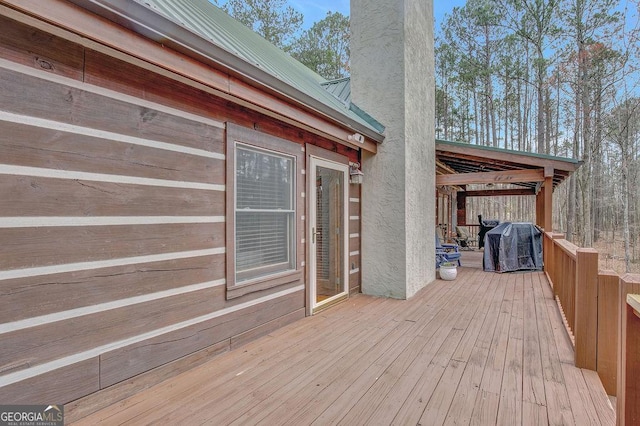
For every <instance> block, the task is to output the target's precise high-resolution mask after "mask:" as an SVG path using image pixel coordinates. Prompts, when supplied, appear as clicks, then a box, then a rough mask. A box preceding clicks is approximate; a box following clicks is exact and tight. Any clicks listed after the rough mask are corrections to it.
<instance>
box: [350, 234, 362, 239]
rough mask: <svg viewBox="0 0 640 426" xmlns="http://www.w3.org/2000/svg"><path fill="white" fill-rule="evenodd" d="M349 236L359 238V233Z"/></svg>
mask: <svg viewBox="0 0 640 426" xmlns="http://www.w3.org/2000/svg"><path fill="white" fill-rule="evenodd" d="M349 238H360V234H349Z"/></svg>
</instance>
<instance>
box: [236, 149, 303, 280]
mask: <svg viewBox="0 0 640 426" xmlns="http://www.w3.org/2000/svg"><path fill="white" fill-rule="evenodd" d="M235 157H236V198H235V203H236V204H235V216H236V217H235V219H236V229H235V231H236V281H237V282H241V281H243V280H247V279H252V278H257V277H261V276H265V275H269V274H272V273H276V272H282V271H287V270H291V269H295V263H294V262H295V207H294V206H295V202H294V194H295V192H294V189H295V188H294V176H295V175H294V169H295V161H294V158H293V157H290V156H286V155H281V154H278V153H275V152H271V151H264V150H259V149H255V148H250V147H247V146H244V145H240V144H237V145H236V156H235Z"/></svg>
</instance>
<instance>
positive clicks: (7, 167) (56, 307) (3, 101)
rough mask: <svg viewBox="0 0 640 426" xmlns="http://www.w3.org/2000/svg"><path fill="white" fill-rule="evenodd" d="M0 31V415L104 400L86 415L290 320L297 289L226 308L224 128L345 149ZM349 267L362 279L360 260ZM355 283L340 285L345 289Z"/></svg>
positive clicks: (97, 58)
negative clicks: (43, 404) (32, 406)
mask: <svg viewBox="0 0 640 426" xmlns="http://www.w3.org/2000/svg"><path fill="white" fill-rule="evenodd" d="M0 25H1V26H2V29H3V30H2V34H0V199H1V200H2V209H0V295H2V309H0V339H2V342H3V343H2V345H1V347H0V401H3V403H34V401H37V402H40V401H52V400H55V402H56V403H60V402H63V403H66V402H69V401H72V400H75V399H78V398H82V397H86V398H89V397H88V396H87V395H89V394H91V393H94V392H96V391H99V390H101V392H100V395H103V396H102V397H99V398H97V402H96V404H95V405H96V407H98V406H101V405H104V404H108V403H110V402H114V401H116V400H118V398H120V397H121V395H119V393H118V392H114V391H112V389H113V387H112V389H111V390H110V389H107V388H108V387H109V386H113V385H115V386H118V387H117V389H136V386H143V385H142V384H141V383H144V386H148V385H149V384H152V383H156V382H157V381H159V380H162V379H163V378H166V377H167V375H169V374H170V372H168V371H167V369H163V367H162V366H164V365H171V364H170V363H177V364H174V365H178V364H179V365H180V366H181V367H180V368H177V369H176V371H183V370H184V369H185V368H186V364H185V362H187V361H186V360H189V361H188V362H191V361H192V360H195V361H193V362H201V361H202V360H203V359H206V358H207V357H212V356H215V355H217V354H219V353H220V352H224V351H226V350H228V349H229V348H231V347H237V346H239V345H242V344H244V343H245V342H247V341H249V340H252V339H254V338H256V337H258V336H261V335H263V334H265V333H268V332H270V331H272V330H274V329H276V328H278V327H281V326H282V325H285V324H287V323H289V322H292V321H295V320H297V319H299V318H301V317H302V316H304V312H305V309H304V308H305V298H304V294H305V292H304V288H303V283H302V282H301V281H298V282H293V283H288V284H285V285H281V286H278V287H276V288H272V289H264V290H259V291H255V292H252V293H249V294H246V295H243V296H241V297H238V298H237V299H233V300H226V297H225V283H226V276H225V275H226V274H225V269H226V260H225V257H226V255H227V250H229V241H228V240H227V239H226V231H225V223H226V221H227V217H226V192H225V191H226V189H227V182H226V175H225V168H226V152H225V151H226V149H225V123H226V122H233V123H236V124H238V125H241V126H244V127H247V128H251V129H255V130H258V131H260V132H265V133H267V134H270V135H272V136H277V137H279V138H282V139H287V140H289V141H292V142H296V143H298V144H300V145H301V147H302V146H303V144H304V143H311V144H314V145H319V146H322V147H323V148H326V149H329V150H332V151H334V152H338V153H340V154H341V155H345V156H347V157H348V158H349V159H351V160H352V161H356V160H357V157H358V153H357V152H356V151H355V150H352V149H350V148H347V147H345V146H342V145H339V144H337V143H334V142H331V141H328V140H325V139H322V138H321V137H319V136H317V135H313V134H311V133H309V132H307V131H303V130H300V129H297V128H295V127H293V126H291V125H289V124H285V123H282V122H278V121H275V120H274V119H272V118H270V117H267V116H265V115H261V114H259V113H257V112H255V111H250V110H248V109H247V108H244V107H242V106H240V105H237V104H233V103H231V102H229V101H227V100H223V99H221V98H217V97H215V96H213V95H212V94H211V93H209V92H207V91H205V90H198V89H196V88H194V87H192V86H190V85H185V84H183V83H181V82H178V81H176V80H173V79H171V78H169V77H167V76H162V75H157V74H154V73H151V72H149V71H148V70H146V69H142V68H138V67H136V66H134V65H132V64H130V63H127V62H125V61H123V60H121V59H115V58H111V57H108V56H106V55H105V54H103V53H99V52H96V51H94V50H91V49H88V48H86V47H83V46H81V45H79V44H75V43H72V42H70V41H67V40H65V39H63V38H61V37H57V36H53V35H51V34H47V33H45V32H43V31H41V30H38V29H34V28H31V27H28V26H26V25H24V24H20V23H17V22H15V21H12V20H9V19H7V18H5V17H1V16H0ZM132 62H135V60H132ZM216 73H217V74H216V75H218V74H219V72H216ZM303 166H304V164H302V163H301V164H300V168H302V167H303ZM299 172H300V170H299ZM302 187H304V185H303V186H302ZM350 191H351V197H359V193H360V188H359V187H358V186H356V185H351V190H350ZM300 195H301V194H300ZM305 202H306V201H305V200H304V199H303V200H301V201H300V202H299V205H300V206H302V207H301V208H299V210H300V212H299V218H298V220H300V221H302V216H304V215H305V211H304V209H305V207H304V203H305ZM356 204H357V203H350V211H354V209H355V211H354V213H352V214H351V215H352V216H358V215H359V213H358V211H359V204H358V205H356ZM351 223H352V225H351V226H352V227H356V226H358V227H359V223H357V221H354V220H352V221H351ZM304 229H305V226H300V230H299V235H298V238H299V243H298V260H299V262H298V264H299V265H302V266H300V268H301V269H300V271H301V275H300V276H302V277H304V276H305V275H304V266H303V265H304V259H305V250H306V244H305V243H304V242H303V241H304V239H305V235H304ZM358 232H359V231H358ZM359 241H360V240H359V238H350V241H349V242H350V247H351V248H350V250H351V251H358V250H359V245H360V242H359ZM350 263H353V264H354V266H355V268H352V269H357V268H359V263H360V262H359V255H352V256H350ZM359 285H360V284H359V274H358V273H353V274H351V275H350V288H351V291H352V292H353V291H359ZM188 362H187V363H188ZM134 376H135V377H137V378H140V377H144V379H135V380H134V379H132V378H133V377H134ZM134 383H135V384H134ZM116 384H117V385H116Z"/></svg>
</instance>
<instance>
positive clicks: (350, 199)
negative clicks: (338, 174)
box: [349, 198, 360, 203]
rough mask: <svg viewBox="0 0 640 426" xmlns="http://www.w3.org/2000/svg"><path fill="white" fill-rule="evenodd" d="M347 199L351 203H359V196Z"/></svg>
mask: <svg viewBox="0 0 640 426" xmlns="http://www.w3.org/2000/svg"><path fill="white" fill-rule="evenodd" d="M349 201H350V202H352V203H359V202H360V198H349Z"/></svg>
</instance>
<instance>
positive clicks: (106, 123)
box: [0, 68, 224, 153]
mask: <svg viewBox="0 0 640 426" xmlns="http://www.w3.org/2000/svg"><path fill="white" fill-rule="evenodd" d="M0 93H2V98H1V99H2V101H3V102H2V108H3V110H5V111H8V112H12V113H15V114H21V115H29V116H34V117H38V118H45V119H49V120H54V121H61V122H63V123H73V124H76V125H79V126H83V127H90V128H95V129H100V130H106V131H110V132H115V133H120V134H123V135H129V136H135V137H139V138H143V139H151V140H156V141H160V142H167V143H172V144H178V145H183V146H188V147H191V148H197V149H202V150H204V151H210V152H217V153H224V144H223V143H222V141H223V137H224V129H221V128H218V127H213V126H210V125H207V124H204V123H201V122H197V121H193V120H189V119H186V118H183V117H178V116H175V115H171V114H168V113H166V112H162V111H158V110H154V109H151V108H148V107H144V106H139V105H135V104H131V103H129V102H126V101H123V100H118V99H113V98H110V97H107V96H104V95H100V94H96V93H92V92H90V91H87V90H82V85H80V84H79V85H78V86H77V87H72V86H68V85H63V84H59V83H55V82H52V81H48V80H44V79H41V78H37V77H34V76H30V75H25V74H23V73H20V72H17V71H13V70H8V69H6V68H0ZM42 93H47V96H46V97H43V96H42ZM105 111H109V114H105V113H104V112H105Z"/></svg>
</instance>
